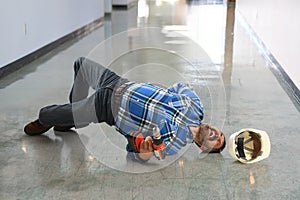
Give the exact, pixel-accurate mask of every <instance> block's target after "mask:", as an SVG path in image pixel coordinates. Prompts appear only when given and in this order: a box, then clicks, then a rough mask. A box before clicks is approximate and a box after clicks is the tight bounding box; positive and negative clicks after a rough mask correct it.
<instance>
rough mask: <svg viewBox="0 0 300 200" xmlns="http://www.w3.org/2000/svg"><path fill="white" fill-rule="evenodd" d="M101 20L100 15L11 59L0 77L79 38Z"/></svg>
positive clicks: (96, 25) (0, 71)
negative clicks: (33, 49)
mask: <svg viewBox="0 0 300 200" xmlns="http://www.w3.org/2000/svg"><path fill="white" fill-rule="evenodd" d="M103 22H104V17H101V18H99V19H97V20H95V21H93V22H91V23H89V24H87V25H85V26H83V27H81V28H79V29H77V30H75V31H73V32H71V33H69V34H67V35H65V36H63V37H61V38H59V39H57V40H55V41H53V42H51V43H49V44H47V45H46V46H43V47H41V48H39V49H37V50H36V51H34V52H32V53H29V54H28V55H26V56H24V57H22V58H19V59H18V60H16V61H13V62H11V63H9V64H7V65H5V66H3V67H1V68H0V79H1V78H4V77H5V76H7V75H9V74H11V73H13V72H15V71H17V70H19V69H21V68H22V67H23V66H25V65H26V64H29V63H31V62H32V61H34V60H36V59H37V58H39V57H41V56H43V55H45V54H47V53H49V52H50V51H51V50H53V49H55V48H57V47H58V46H60V45H62V44H64V43H65V42H67V41H70V40H73V39H79V38H81V37H83V36H85V35H87V34H89V33H90V32H92V31H93V30H95V29H97V28H98V27H100V26H102V25H103Z"/></svg>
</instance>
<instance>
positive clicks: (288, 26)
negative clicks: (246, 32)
mask: <svg viewBox="0 0 300 200" xmlns="http://www.w3.org/2000/svg"><path fill="white" fill-rule="evenodd" d="M236 4H237V10H238V12H239V13H240V14H241V15H242V16H243V17H244V18H245V20H246V22H247V23H248V24H249V25H250V26H251V28H252V29H253V30H254V31H255V32H256V34H257V35H258V37H259V38H260V39H261V40H262V42H263V43H264V44H265V45H266V46H267V48H268V50H269V51H270V52H271V53H272V54H273V56H274V57H275V59H276V60H277V61H278V62H279V63H280V65H281V66H282V67H283V69H284V70H285V72H286V73H287V74H288V75H289V77H290V78H291V79H292V81H293V82H294V84H295V85H296V86H297V87H298V89H300V59H299V56H300V53H299V51H300V37H299V35H300V23H299V20H298V19H299V18H300V12H299V8H300V1H299V0H287V1H280V0H264V1H260V0H251V1H247V0H238V1H236Z"/></svg>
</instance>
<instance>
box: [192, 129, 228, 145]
mask: <svg viewBox="0 0 300 200" xmlns="http://www.w3.org/2000/svg"><path fill="white" fill-rule="evenodd" d="M199 129H200V131H199V132H198V134H199V135H198V136H197V137H196V138H197V139H196V140H195V142H196V143H197V144H198V145H199V146H201V147H200V149H201V150H202V151H210V150H212V149H219V148H221V147H222V146H223V144H224V141H225V137H224V135H223V134H222V132H221V131H220V130H219V129H218V128H216V127H213V126H210V125H208V124H201V125H200V127H199Z"/></svg>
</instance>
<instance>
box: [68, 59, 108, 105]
mask: <svg viewBox="0 0 300 200" xmlns="http://www.w3.org/2000/svg"><path fill="white" fill-rule="evenodd" d="M73 67H74V84H73V86H72V89H71V92H70V95H69V100H70V102H71V103H72V102H76V101H80V100H82V99H84V98H86V97H87V96H88V92H89V88H90V87H92V88H93V89H94V90H96V89H97V88H98V85H99V81H100V77H101V76H102V75H103V73H104V72H105V71H106V68H105V67H103V66H102V65H100V64H98V63H96V62H94V61H91V60H89V59H86V58H83V57H81V58H79V59H77V60H76V61H75V62H74V66H73Z"/></svg>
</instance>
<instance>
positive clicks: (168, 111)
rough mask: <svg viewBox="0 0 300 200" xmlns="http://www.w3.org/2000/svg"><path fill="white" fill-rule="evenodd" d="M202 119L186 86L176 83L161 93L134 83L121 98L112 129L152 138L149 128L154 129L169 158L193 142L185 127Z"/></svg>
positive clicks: (196, 100) (200, 109) (198, 105)
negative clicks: (160, 138) (156, 130)
mask: <svg viewBox="0 0 300 200" xmlns="http://www.w3.org/2000/svg"><path fill="white" fill-rule="evenodd" d="M202 119H203V106H202V103H201V101H200V99H199V97H198V96H197V94H196V93H195V92H194V91H193V90H192V89H191V88H190V87H189V86H188V85H187V84H185V83H177V84H174V85H173V86H172V87H169V88H167V89H163V88H160V87H157V86H155V85H152V84H147V83H135V84H133V85H131V86H129V88H128V89H127V90H126V92H125V93H124V95H123V97H122V100H121V105H120V110H119V112H118V115H117V117H116V129H117V130H118V131H119V132H120V133H121V134H123V135H124V136H127V135H128V134H130V132H132V131H139V132H141V133H143V135H144V137H146V136H152V132H153V127H155V126H158V128H159V129H160V133H161V136H162V138H163V140H164V142H165V150H166V153H167V155H172V154H175V153H177V152H178V151H179V150H180V149H181V148H182V147H183V146H185V145H186V144H187V143H192V142H193V134H192V132H191V131H190V129H189V127H188V126H198V125H200V124H201V122H202ZM127 150H128V147H127Z"/></svg>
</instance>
